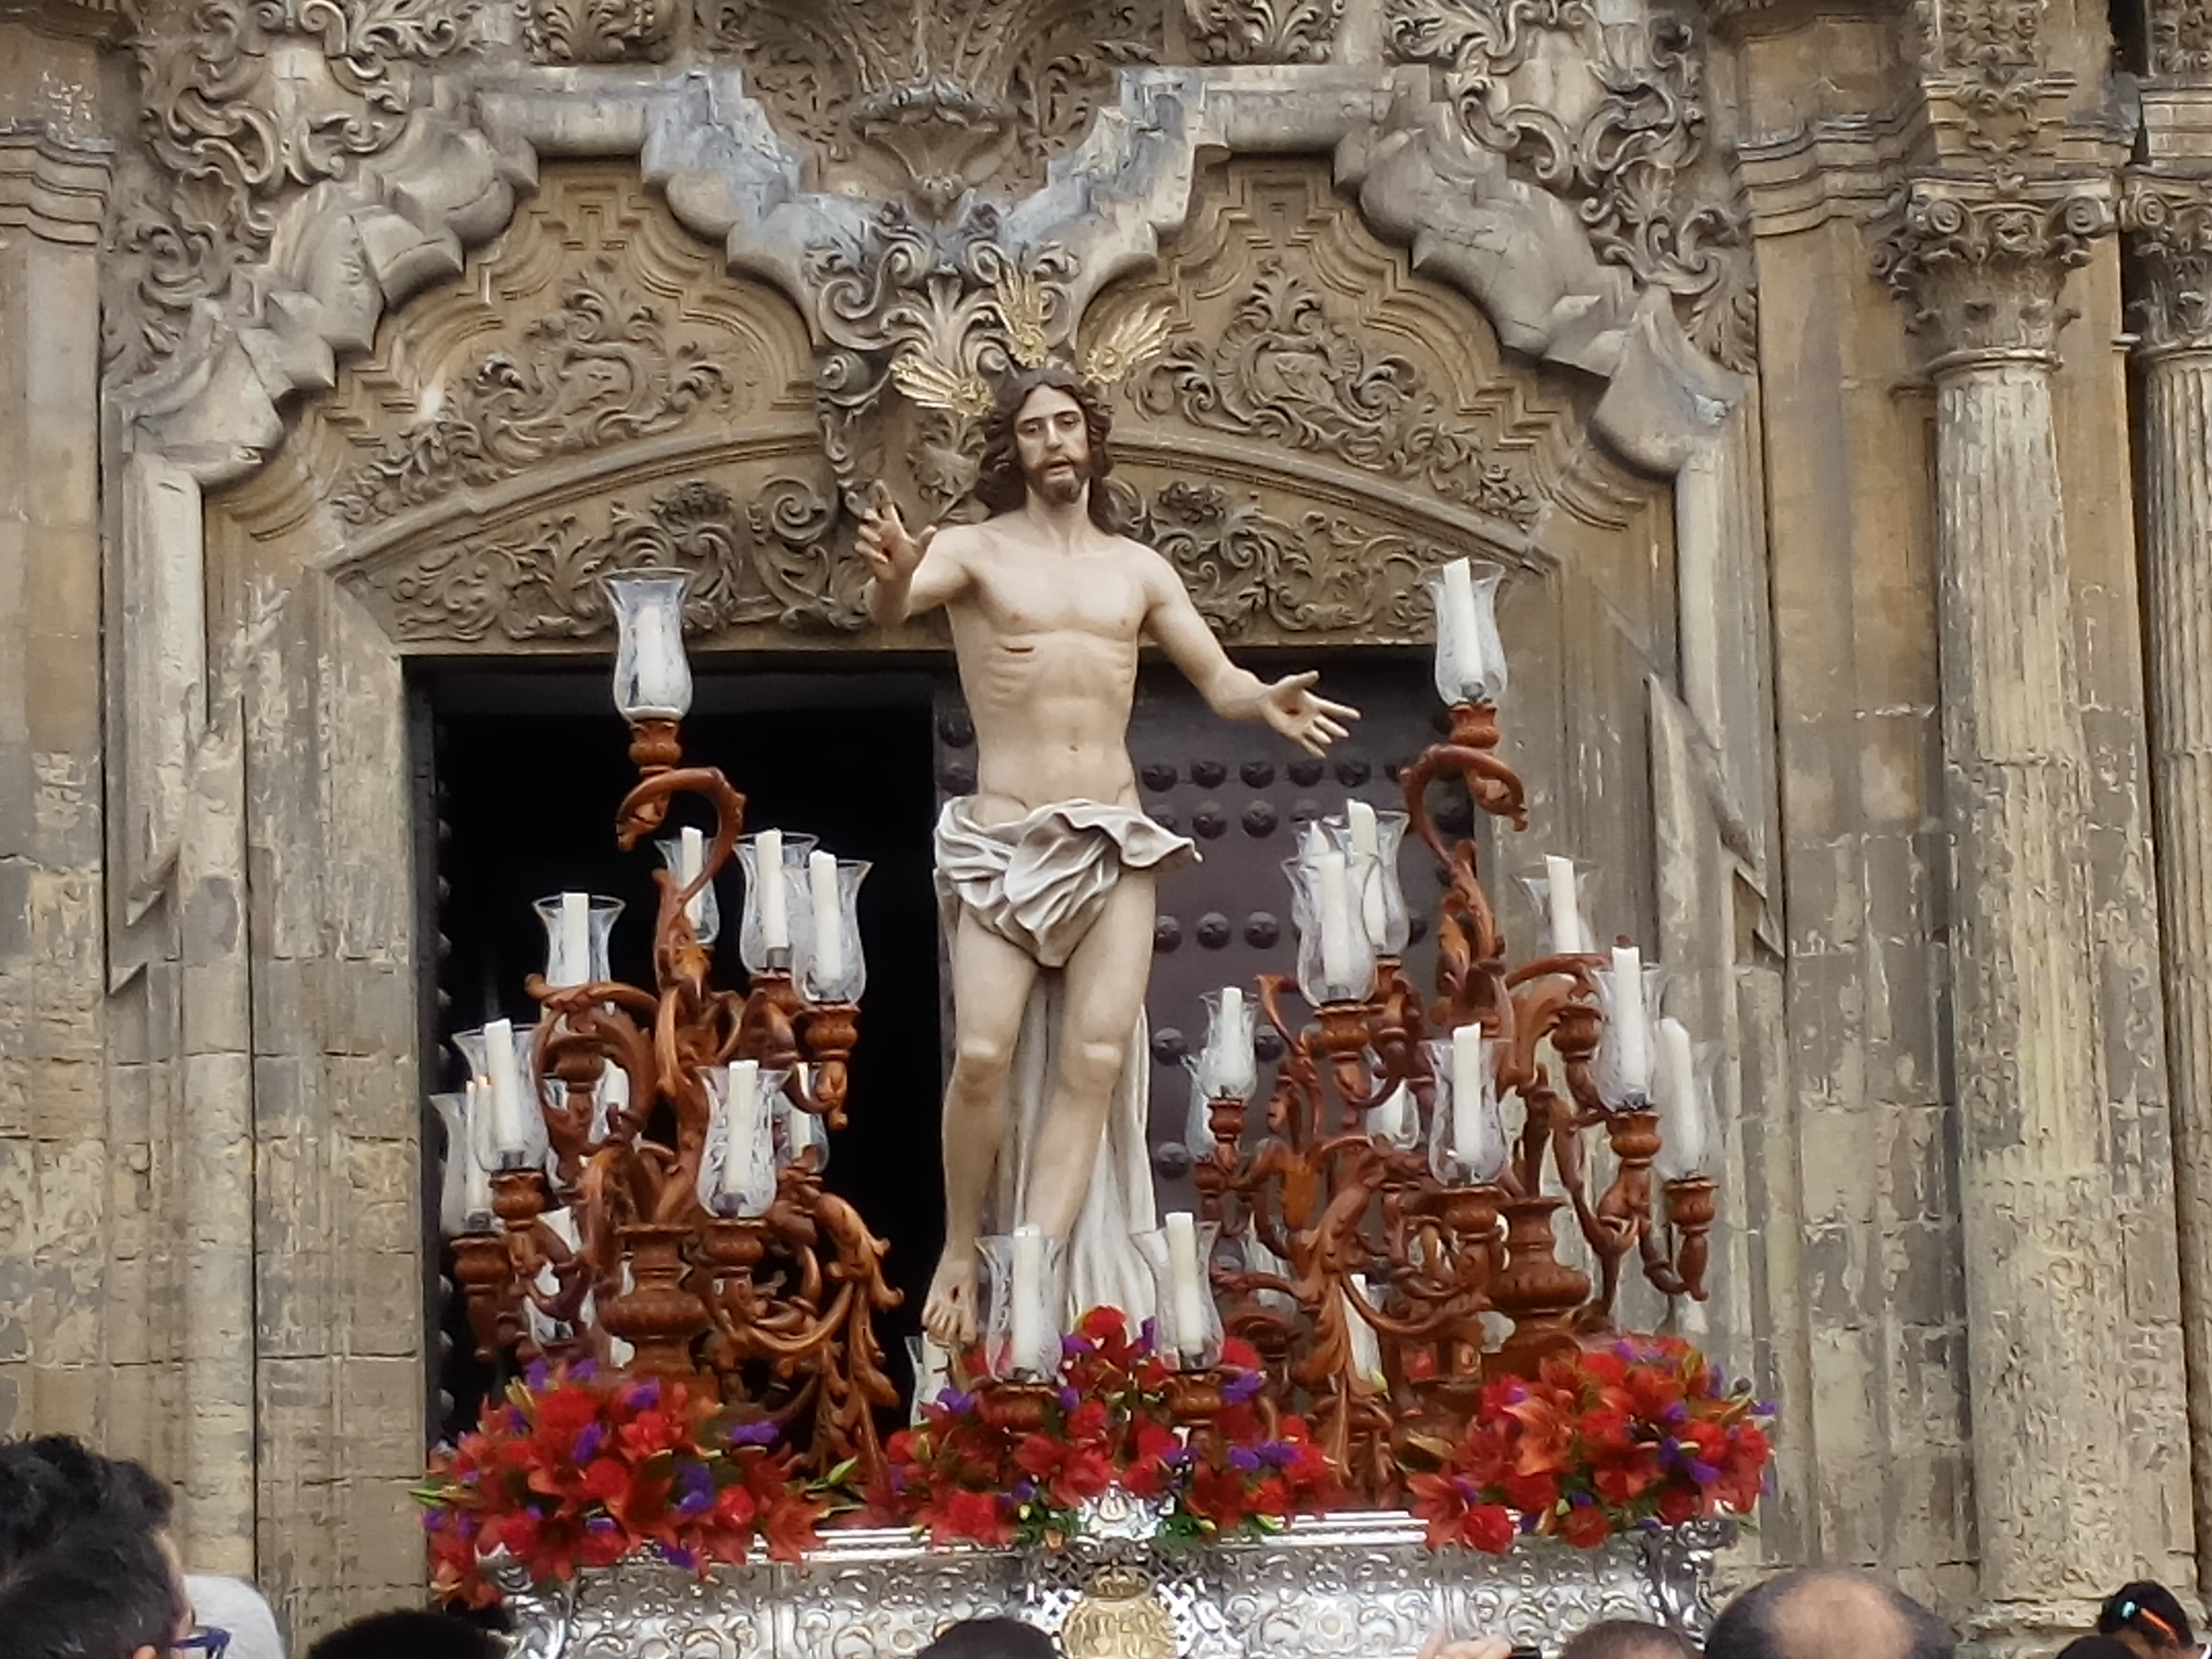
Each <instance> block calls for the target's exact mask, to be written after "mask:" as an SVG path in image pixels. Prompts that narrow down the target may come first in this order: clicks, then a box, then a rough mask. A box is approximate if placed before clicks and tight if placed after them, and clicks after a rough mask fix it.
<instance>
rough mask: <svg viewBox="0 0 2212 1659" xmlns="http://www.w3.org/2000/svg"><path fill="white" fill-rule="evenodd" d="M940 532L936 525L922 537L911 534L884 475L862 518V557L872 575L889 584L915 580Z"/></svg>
mask: <svg viewBox="0 0 2212 1659" xmlns="http://www.w3.org/2000/svg"><path fill="white" fill-rule="evenodd" d="M936 535H937V526H935V525H931V526H929V527H928V528H927V529H926V530H924V531H923V532H921V534H920V535H919V536H914V535H909V534H908V533H907V527H906V520H903V519H902V518H901V517H900V516H899V510H898V503H897V502H896V501H893V500H891V492H890V486H889V485H887V484H886V483H884V481H883V480H882V479H881V478H878V479H877V480H876V484H875V489H874V490H873V491H872V493H871V495H869V498H868V510H867V512H866V513H865V514H864V515H863V516H862V517H861V520H860V556H861V557H862V558H864V559H866V561H867V562H868V574H870V575H872V576H873V577H874V578H875V579H876V580H878V582H881V583H884V584H886V585H893V584H899V583H903V582H907V581H910V580H913V577H914V573H915V568H917V567H918V566H920V564H921V556H922V555H923V554H925V553H927V552H928V551H929V544H930V543H931V541H932V540H933V539H934V538H935V537H936Z"/></svg>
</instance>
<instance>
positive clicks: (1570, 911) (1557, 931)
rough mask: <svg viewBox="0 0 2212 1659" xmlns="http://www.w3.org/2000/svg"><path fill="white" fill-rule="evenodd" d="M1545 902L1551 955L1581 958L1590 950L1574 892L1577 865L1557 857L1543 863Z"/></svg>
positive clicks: (1572, 861) (1577, 897) (1577, 898)
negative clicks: (1547, 911)
mask: <svg viewBox="0 0 2212 1659" xmlns="http://www.w3.org/2000/svg"><path fill="white" fill-rule="evenodd" d="M1544 877H1545V884H1544V899H1545V903H1546V906H1547V908H1548V909H1549V911H1550V914H1551V922H1552V952H1553V955H1555V956H1563V957H1571V956H1580V955H1581V954H1582V953H1583V951H1587V950H1589V939H1588V938H1587V937H1586V936H1585V935H1584V934H1583V910H1582V902H1581V896H1580V895H1578V894H1577V892H1576V891H1575V861H1574V860H1572V859H1563V858H1559V857H1556V856H1553V857H1547V859H1545V860H1544Z"/></svg>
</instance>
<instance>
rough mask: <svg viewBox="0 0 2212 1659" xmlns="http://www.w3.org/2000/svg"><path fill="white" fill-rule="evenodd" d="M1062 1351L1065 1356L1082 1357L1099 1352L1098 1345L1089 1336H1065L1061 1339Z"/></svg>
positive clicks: (1063, 1356) (1071, 1357) (1068, 1357)
mask: <svg viewBox="0 0 2212 1659" xmlns="http://www.w3.org/2000/svg"><path fill="white" fill-rule="evenodd" d="M1097 1352H1098V1345H1097V1343H1096V1342H1093V1341H1092V1340H1091V1339H1090V1338H1089V1337H1087V1336H1073V1335H1070V1336H1063V1337H1061V1338H1060V1354H1061V1357H1062V1358H1067V1359H1081V1358H1085V1356H1086V1355H1089V1354H1094V1353H1097Z"/></svg>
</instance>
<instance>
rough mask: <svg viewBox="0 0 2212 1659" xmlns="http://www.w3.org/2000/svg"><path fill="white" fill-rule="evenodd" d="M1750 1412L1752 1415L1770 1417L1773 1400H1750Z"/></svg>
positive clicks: (1772, 1412) (1772, 1413)
mask: <svg viewBox="0 0 2212 1659" xmlns="http://www.w3.org/2000/svg"><path fill="white" fill-rule="evenodd" d="M1751 1414H1752V1415H1753V1417H1771V1416H1773V1415H1774V1402H1773V1401H1771V1400H1754V1401H1752V1402H1751Z"/></svg>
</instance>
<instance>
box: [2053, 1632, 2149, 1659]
mask: <svg viewBox="0 0 2212 1659" xmlns="http://www.w3.org/2000/svg"><path fill="white" fill-rule="evenodd" d="M2058 1659H2136V1650H2134V1649H2133V1648H2131V1647H2130V1646H2129V1645H2128V1644H2126V1643H2125V1642H2123V1641H2122V1640H2120V1638H2118V1637H2117V1636H2079V1637H2076V1638H2075V1639H2074V1640H2072V1641H2071V1642H2069V1643H2068V1644H2066V1645H2065V1646H2064V1647H2063V1648H2061V1649H2059V1650H2058Z"/></svg>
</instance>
